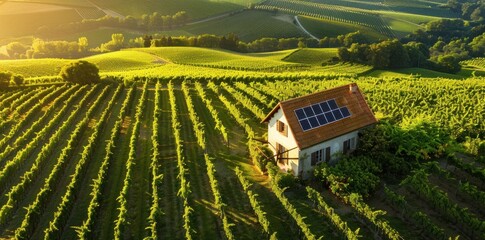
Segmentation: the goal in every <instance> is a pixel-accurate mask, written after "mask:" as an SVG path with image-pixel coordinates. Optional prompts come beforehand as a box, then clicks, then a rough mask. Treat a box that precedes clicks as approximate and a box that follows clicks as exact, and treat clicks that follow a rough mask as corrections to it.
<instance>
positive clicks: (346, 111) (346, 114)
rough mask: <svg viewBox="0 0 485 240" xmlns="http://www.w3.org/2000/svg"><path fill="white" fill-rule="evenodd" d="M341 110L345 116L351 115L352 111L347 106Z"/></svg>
mask: <svg viewBox="0 0 485 240" xmlns="http://www.w3.org/2000/svg"><path fill="white" fill-rule="evenodd" d="M340 111H341V112H342V115H343V116H344V118H346V117H348V116H350V112H349V109H347V107H341V108H340Z"/></svg>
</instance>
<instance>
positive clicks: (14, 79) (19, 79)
mask: <svg viewBox="0 0 485 240" xmlns="http://www.w3.org/2000/svg"><path fill="white" fill-rule="evenodd" d="M11 80H12V82H14V83H15V84H16V85H17V86H20V85H22V84H23V83H24V76H22V75H20V74H15V75H12V77H11Z"/></svg>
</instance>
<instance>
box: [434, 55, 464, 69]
mask: <svg viewBox="0 0 485 240" xmlns="http://www.w3.org/2000/svg"><path fill="white" fill-rule="evenodd" d="M438 65H439V66H440V68H441V71H443V72H448V73H457V72H459V71H460V70H461V65H460V61H459V60H458V59H457V58H455V57H454V56H452V55H445V56H439V57H438Z"/></svg>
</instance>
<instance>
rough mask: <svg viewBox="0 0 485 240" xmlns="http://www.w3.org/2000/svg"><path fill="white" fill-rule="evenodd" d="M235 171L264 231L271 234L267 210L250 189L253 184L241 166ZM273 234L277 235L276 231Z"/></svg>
mask: <svg viewBox="0 0 485 240" xmlns="http://www.w3.org/2000/svg"><path fill="white" fill-rule="evenodd" d="M235 171H236V176H237V178H238V179H239V182H240V183H241V185H242V187H243V189H244V191H245V192H246V195H247V196H248V198H249V203H250V204H251V207H252V208H253V211H254V213H256V216H257V217H258V222H259V224H260V225H261V227H262V228H263V231H264V232H265V233H266V234H267V235H270V234H271V232H270V222H269V220H268V218H266V212H265V211H264V210H263V209H262V207H261V202H260V201H259V200H258V199H257V197H258V195H257V194H255V193H254V192H253V191H251V189H250V188H251V186H252V184H251V183H250V182H249V181H248V180H247V179H246V177H244V175H243V172H242V171H241V170H240V169H239V167H236V170H235ZM273 235H274V236H276V232H275V233H273Z"/></svg>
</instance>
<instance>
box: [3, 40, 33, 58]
mask: <svg viewBox="0 0 485 240" xmlns="http://www.w3.org/2000/svg"><path fill="white" fill-rule="evenodd" d="M6 48H7V53H8V55H9V56H10V58H16V59H17V58H20V55H22V54H25V51H27V48H28V47H27V46H25V45H24V44H22V43H19V42H11V43H9V44H7V47H6Z"/></svg>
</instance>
